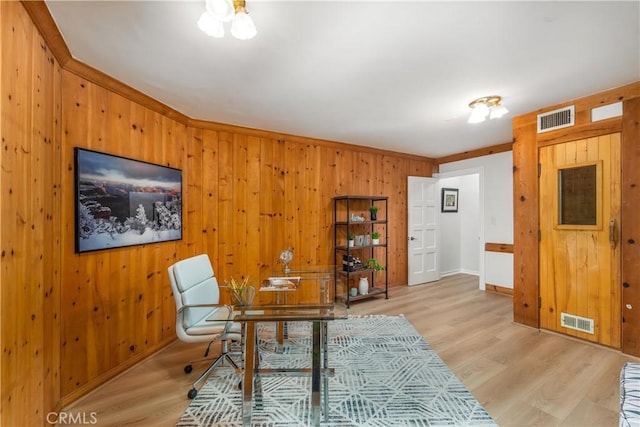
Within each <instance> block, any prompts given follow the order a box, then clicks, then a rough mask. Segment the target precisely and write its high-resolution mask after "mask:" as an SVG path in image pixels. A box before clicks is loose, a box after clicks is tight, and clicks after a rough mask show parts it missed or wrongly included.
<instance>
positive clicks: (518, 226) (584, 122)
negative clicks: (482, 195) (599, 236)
mask: <svg viewBox="0 0 640 427" xmlns="http://www.w3.org/2000/svg"><path fill="white" fill-rule="evenodd" d="M618 101H622V102H623V116H622V117H616V118H610V119H607V120H602V121H597V122H591V109H592V108H595V107H599V106H603V105H608V104H611V103H615V102H618ZM639 104H640V82H636V83H633V84H629V85H626V86H622V87H620V88H616V89H611V90H608V91H605V92H602V93H598V94H595V95H590V96H587V97H584V98H580V99H577V100H574V101H569V102H566V103H563V104H559V105H554V106H549V107H547V108H543V109H540V110H538V111H535V112H531V113H529V114H525V115H522V116H518V117H515V118H514V119H513V133H514V140H515V143H514V145H513V173H514V181H513V191H514V194H513V200H514V298H513V313H514V320H515V321H516V322H519V323H523V324H525V325H529V326H533V327H538V326H539V311H538V297H539V282H538V277H539V276H538V273H539V272H538V260H539V254H538V249H539V248H538V224H539V217H538V204H539V197H538V192H539V188H538V158H539V153H538V149H539V147H542V146H545V145H551V144H559V143H563V142H568V141H573V140H578V139H583V138H589V137H594V136H599V135H606V134H610V133H614V132H621V133H622V159H623V161H622V188H621V190H622V221H621V233H622V235H621V242H622V246H621V248H622V281H623V282H624V283H626V285H624V284H623V292H622V295H623V296H622V304H623V307H625V306H626V305H627V304H631V306H632V307H634V308H633V309H632V310H628V309H627V310H626V311H625V310H623V319H621V321H622V322H623V323H622V335H623V336H622V351H623V352H625V353H629V354H633V355H635V356H640V315H638V313H637V310H638V309H637V308H635V307H636V306H638V299H639V298H640V273H639V272H638V263H639V261H638V260H639V259H640V244H638V243H637V242H640V220H639V218H638V214H637V213H638V211H640V197H638V191H639V190H638V187H639V186H640V180H639V178H640V174H639V172H638V164H639V163H640V150H639V148H638V147H640V142H639V141H640V120H639V118H638V111H639ZM568 105H575V126H573V127H568V128H564V129H560V130H556V131H551V132H545V133H541V134H537V133H536V121H537V115H538V114H540V113H543V112H548V111H553V110H555V109H558V108H562V107H566V106H568Z"/></svg>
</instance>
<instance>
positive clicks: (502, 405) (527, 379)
mask: <svg viewBox="0 0 640 427" xmlns="http://www.w3.org/2000/svg"><path fill="white" fill-rule="evenodd" d="M349 312H350V314H353V315H366V314H387V315H398V314H403V315H404V316H406V317H407V319H408V320H409V321H410V322H411V323H412V324H413V326H414V327H415V328H416V329H417V330H418V331H419V332H420V333H421V334H422V335H423V336H424V338H425V339H426V341H427V342H428V343H429V344H431V346H432V347H433V348H434V349H435V350H436V352H437V353H438V355H439V356H440V357H441V358H442V360H444V362H445V363H446V364H447V365H448V366H449V367H450V368H451V370H452V371H453V372H454V373H455V374H456V375H457V376H458V377H459V378H460V379H461V380H462V381H463V382H464V384H465V385H466V386H467V388H468V389H469V390H470V391H471V392H472V393H473V395H474V396H475V397H476V399H478V401H479V402H480V403H481V404H482V405H483V406H484V407H485V408H486V409H487V411H488V412H489V414H491V416H492V417H493V418H494V419H495V420H496V422H497V423H498V424H499V425H500V426H556V425H561V426H612V427H613V426H617V425H618V405H619V377H620V369H621V367H622V365H623V364H624V362H626V361H634V362H638V361H639V359H638V358H634V357H630V356H626V355H622V354H621V353H619V352H617V351H614V350H611V349H607V348H603V347H599V346H595V345H592V344H588V343H585V342H581V341H577V340H573V339H570V338H565V337H563V336H559V335H555V334H550V333H545V332H540V331H538V330H536V329H532V328H528V327H525V326H521V325H518V324H515V323H513V315H512V300H511V298H510V297H508V296H503V295H498V294H492V293H486V292H482V291H479V290H478V280H477V277H474V276H467V275H455V276H449V277H447V278H445V279H443V280H441V281H439V282H434V283H431V284H425V285H419V286H414V287H405V286H403V287H396V288H392V289H391V291H390V298H389V299H388V300H385V299H384V298H380V299H375V300H368V301H360V302H358V303H355V304H352V306H351V309H350V310H349ZM216 348H218V347H216ZM202 351H203V347H201V346H194V345H187V344H183V343H180V342H177V341H176V342H174V343H172V344H170V345H169V346H167V347H166V348H165V349H163V350H162V351H160V352H158V353H156V354H155V355H153V356H151V357H150V358H148V359H147V360H145V361H144V362H142V363H140V364H138V365H137V366H135V367H133V368H132V369H130V370H129V371H127V372H125V373H124V374H123V375H121V376H119V377H118V378H115V379H113V380H112V381H110V382H108V383H107V384H105V385H103V386H102V387H100V388H99V389H97V390H95V391H93V392H92V393H90V394H89V395H87V396H85V397H84V398H82V399H81V400H79V401H77V402H75V403H74V404H73V405H71V406H70V407H68V408H65V410H67V411H72V412H74V413H77V412H85V413H90V412H95V413H96V418H97V420H98V424H97V425H101V426H106V425H138V426H150V425H153V426H162V425H165V426H172V425H174V424H175V423H176V421H177V420H178V418H179V417H180V415H181V414H182V412H183V411H184V409H185V408H186V407H187V405H188V404H189V400H188V399H187V397H186V394H187V391H188V390H189V388H190V385H191V380H192V378H194V375H195V374H196V373H197V372H201V371H200V370H199V369H198V368H195V369H194V373H192V374H190V375H186V374H185V373H184V372H183V367H184V365H185V364H186V363H187V362H188V361H189V360H194V359H198V358H199V357H200V356H201V354H202ZM202 367H204V366H202Z"/></svg>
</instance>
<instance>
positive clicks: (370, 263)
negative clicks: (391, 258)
mask: <svg viewBox="0 0 640 427" xmlns="http://www.w3.org/2000/svg"><path fill="white" fill-rule="evenodd" d="M365 265H366V266H367V268H370V269H371V270H373V271H382V270H384V265H382V264H380V263H379V262H378V260H377V259H375V258H369V259H368V260H367V263H366V264H365Z"/></svg>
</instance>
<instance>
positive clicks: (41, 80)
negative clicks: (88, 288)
mask: <svg viewBox="0 0 640 427" xmlns="http://www.w3.org/2000/svg"><path fill="white" fill-rule="evenodd" d="M0 40H2V45H1V49H0V90H1V92H2V97H1V100H0V113H1V114H0V116H1V118H0V133H1V135H2V149H1V150H0V199H1V203H0V247H1V249H0V260H1V264H0V266H1V267H0V283H2V287H1V289H0V340H1V343H0V344H1V346H2V351H1V352H0V396H1V401H0V407H1V408H2V409H1V410H0V425H6V426H12V425H34V424H40V425H42V424H43V416H44V415H43V414H44V413H46V411H49V410H52V409H55V408H58V407H59V405H60V387H59V381H60V357H61V355H60V346H59V340H60V321H61V319H60V282H61V274H60V265H61V262H62V254H61V248H60V234H61V232H62V230H61V218H60V216H59V215H58V213H59V212H60V207H61V199H60V194H61V192H62V186H61V180H60V176H61V168H62V164H61V162H60V153H61V148H60V147H61V139H60V130H61V128H60V112H61V110H60V96H61V91H60V71H61V70H60V67H59V65H58V64H57V62H56V61H55V59H54V57H53V55H52V54H51V52H50V51H49V50H48V48H47V46H46V44H45V43H44V40H43V39H42V37H41V36H40V34H39V33H38V30H37V29H36V28H35V26H33V23H32V22H31V18H30V17H29V15H28V14H27V13H26V11H25V10H24V8H23V7H22V6H21V5H20V3H16V2H0Z"/></svg>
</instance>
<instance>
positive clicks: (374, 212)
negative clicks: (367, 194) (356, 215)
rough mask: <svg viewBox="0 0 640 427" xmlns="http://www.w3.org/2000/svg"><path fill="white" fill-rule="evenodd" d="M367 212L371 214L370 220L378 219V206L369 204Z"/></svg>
mask: <svg viewBox="0 0 640 427" xmlns="http://www.w3.org/2000/svg"><path fill="white" fill-rule="evenodd" d="M369 213H370V214H371V221H375V220H377V219H378V207H377V206H374V205H371V206H369Z"/></svg>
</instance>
